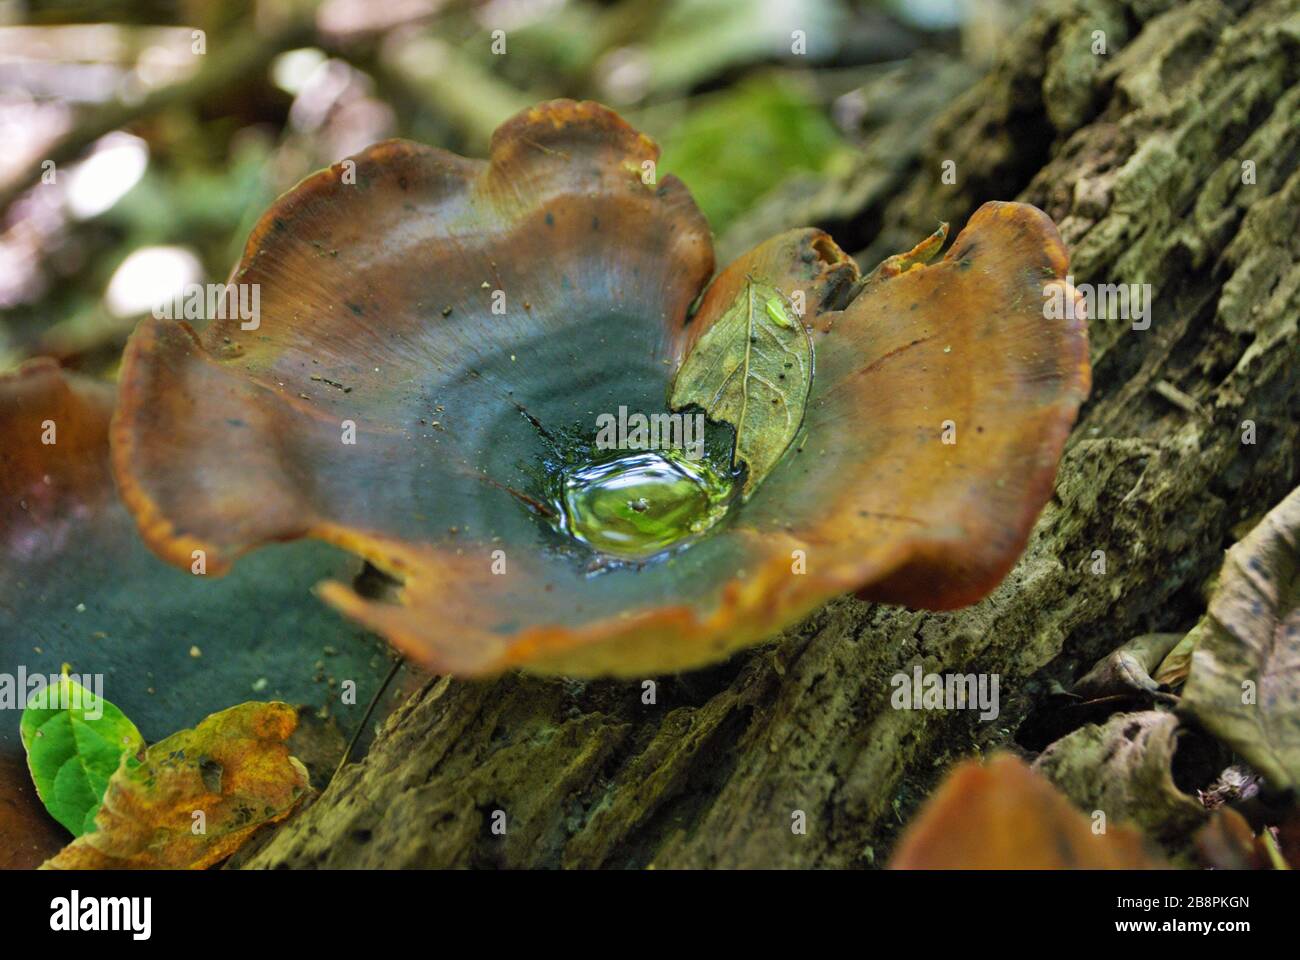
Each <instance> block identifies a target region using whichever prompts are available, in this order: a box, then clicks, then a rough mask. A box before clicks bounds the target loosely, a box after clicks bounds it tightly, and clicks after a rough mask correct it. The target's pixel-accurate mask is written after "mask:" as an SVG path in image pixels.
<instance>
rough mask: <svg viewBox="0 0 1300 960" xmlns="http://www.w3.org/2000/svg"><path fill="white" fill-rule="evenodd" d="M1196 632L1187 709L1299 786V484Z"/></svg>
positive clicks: (1233, 563) (1223, 582)
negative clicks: (1197, 637)
mask: <svg viewBox="0 0 1300 960" xmlns="http://www.w3.org/2000/svg"><path fill="white" fill-rule="evenodd" d="M1198 631H1202V632H1201V636H1200V637H1199V639H1198V640H1197V643H1196V649H1195V651H1194V652H1193V653H1192V661H1191V670H1190V672H1189V673H1188V676H1187V686H1186V688H1185V689H1184V691H1183V702H1182V709H1185V710H1186V711H1187V712H1188V713H1190V714H1191V715H1192V716H1194V717H1195V718H1196V720H1197V722H1198V723H1200V724H1201V725H1202V726H1203V727H1205V728H1206V729H1207V730H1209V731H1210V732H1211V733H1213V734H1214V735H1215V736H1216V737H1218V738H1219V739H1220V740H1222V741H1223V742H1224V743H1226V744H1227V745H1228V746H1230V747H1232V749H1234V750H1235V751H1237V753H1239V754H1240V755H1241V756H1242V757H1243V758H1244V759H1245V760H1246V761H1247V762H1248V763H1249V764H1250V765H1251V767H1253V768H1254V769H1255V770H1257V771H1259V772H1260V773H1262V774H1263V775H1264V779H1265V780H1266V781H1268V783H1269V785H1270V786H1272V787H1273V788H1274V789H1275V790H1278V791H1286V790H1296V789H1300V488H1297V489H1296V490H1293V491H1292V492H1291V494H1290V495H1289V496H1287V498H1286V499H1284V500H1283V501H1282V502H1281V503H1280V504H1278V505H1277V506H1276V507H1274V508H1273V509H1272V510H1271V511H1269V514H1268V516H1266V517H1265V518H1264V519H1263V520H1262V521H1261V522H1260V523H1259V525H1258V526H1257V527H1255V529H1254V530H1252V531H1251V533H1250V534H1249V535H1248V536H1247V537H1246V539H1244V540H1242V541H1241V542H1240V543H1238V544H1237V545H1236V546H1234V547H1233V548H1232V549H1231V550H1229V551H1228V556H1227V558H1226V559H1225V560H1224V563H1223V569H1222V570H1221V571H1220V573H1219V584H1218V586H1217V587H1216V588H1215V591H1214V598H1213V599H1212V600H1211V601H1210V609H1209V612H1208V615H1207V616H1206V617H1205V618H1204V619H1203V620H1202V622H1201V624H1200V625H1198Z"/></svg>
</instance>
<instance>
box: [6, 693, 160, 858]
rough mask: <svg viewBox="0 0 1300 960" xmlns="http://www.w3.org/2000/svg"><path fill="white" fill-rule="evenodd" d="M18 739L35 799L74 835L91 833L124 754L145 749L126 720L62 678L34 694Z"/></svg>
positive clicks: (93, 696) (120, 712) (140, 739)
mask: <svg viewBox="0 0 1300 960" xmlns="http://www.w3.org/2000/svg"><path fill="white" fill-rule="evenodd" d="M19 735H20V736H21V737H22V741H23V747H24V748H25V749H26V750H27V767H28V769H29V770H31V773H32V782H33V783H35V784H36V795H37V796H38V797H40V798H41V803H43V804H45V809H46V810H48V811H49V812H50V816H52V817H54V819H55V820H57V821H59V823H61V824H63V825H64V826H65V827H67V828H68V830H69V831H71V833H72V835H73V836H75V837H79V836H81V835H82V834H83V833H89V832H91V831H93V830H94V829H95V814H96V813H97V812H98V811H99V805H100V803H102V802H103V799H104V791H105V790H106V789H107V788H108V781H109V778H110V777H112V776H113V773H114V772H115V771H116V770H117V767H118V764H119V763H120V762H121V760H122V755H123V754H126V753H131V754H134V753H137V752H139V751H140V750H142V749H143V748H144V738H143V737H141V736H140V731H139V730H137V729H136V728H135V724H133V723H132V722H131V721H130V720H128V719H127V718H126V716H125V715H124V714H123V713H122V711H121V710H119V709H118V708H117V707H115V706H113V705H112V704H111V703H109V702H108V701H107V700H105V699H104V698H103V697H101V696H99V695H98V694H96V693H92V692H91V691H90V690H87V689H86V688H85V687H83V686H82V685H81V684H79V683H77V681H75V680H73V679H72V678H70V677H69V676H67V674H64V675H63V676H62V677H60V678H59V681H58V683H56V684H51V685H48V686H44V687H42V688H40V689H39V690H34V691H33V692H32V695H31V697H30V698H29V699H28V701H27V705H26V707H25V709H24V710H23V716H22V720H21V721H20V723H19Z"/></svg>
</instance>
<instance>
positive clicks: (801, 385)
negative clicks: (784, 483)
mask: <svg viewBox="0 0 1300 960" xmlns="http://www.w3.org/2000/svg"><path fill="white" fill-rule="evenodd" d="M812 373H813V355H812V341H811V339H809V337H808V331H807V330H805V329H804V326H803V324H802V323H800V322H799V321H798V319H797V318H796V317H795V313H794V310H793V309H792V308H791V306H790V305H789V303H788V302H787V301H786V299H785V297H784V296H783V295H782V293H781V291H780V290H778V289H777V288H776V287H774V286H772V285H771V284H769V283H764V282H762V281H760V280H757V279H755V278H753V277H750V278H749V279H748V281H747V282H746V283H745V288H744V290H743V292H742V293H741V294H740V296H739V297H737V298H736V302H735V303H733V304H732V305H731V306H730V307H728V308H727V309H726V311H724V312H723V314H722V316H721V317H719V318H718V320H717V321H716V322H715V323H714V324H713V326H712V327H710V328H709V330H707V331H706V332H705V334H704V335H703V336H702V337H701V338H700V339H699V341H698V342H697V343H696V344H695V346H694V348H692V350H691V352H690V354H689V355H688V356H687V357H686V359H685V360H684V361H683V362H682V366H681V369H680V370H678V371H677V378H676V380H675V381H674V382H673V390H672V397H671V404H672V406H673V408H674V409H681V408H683V407H686V406H690V405H691V404H695V405H697V406H699V407H702V408H703V410H704V412H705V413H706V414H707V415H708V416H709V418H710V419H712V420H719V421H725V422H726V423H729V424H731V425H732V426H733V427H735V428H736V449H735V455H734V458H733V463H734V464H736V465H739V464H740V462H741V461H743V462H744V463H746V464H747V465H748V466H749V474H748V475H747V476H746V477H745V486H744V496H745V497H746V498H748V497H749V496H750V495H752V494H753V492H754V490H755V489H757V487H758V485H759V484H760V483H762V482H763V478H764V477H766V476H767V475H768V474H769V473H770V472H771V471H772V468H773V467H775V466H776V464H777V461H778V460H780V459H781V455H782V454H783V453H785V451H786V448H787V447H789V446H790V442H791V441H792V440H793V439H794V437H795V434H796V433H797V432H798V431H799V425H800V424H801V423H803V414H804V407H805V406H806V405H807V403H808V389H809V387H810V386H811V385H812Z"/></svg>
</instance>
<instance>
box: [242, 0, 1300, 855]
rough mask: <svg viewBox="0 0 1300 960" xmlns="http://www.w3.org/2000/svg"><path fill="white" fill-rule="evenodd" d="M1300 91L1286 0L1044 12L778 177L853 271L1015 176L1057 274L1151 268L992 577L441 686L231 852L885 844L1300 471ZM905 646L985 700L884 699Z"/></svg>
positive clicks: (1295, 8)
mask: <svg viewBox="0 0 1300 960" xmlns="http://www.w3.org/2000/svg"><path fill="white" fill-rule="evenodd" d="M1098 30H1100V31H1104V34H1105V42H1106V50H1107V52H1106V53H1105V54H1104V55H1098V54H1094V53H1093V52H1092V45H1093V43H1094V41H1095V39H1096V36H1095V34H1094V31H1098ZM954 76H956V74H954V73H953V72H951V71H949V72H945V73H944V74H943V76H942V77H936V79H934V80H933V81H932V82H934V83H947V84H951V83H952V82H953V77H954ZM897 79H898V78H897V77H896V76H895V77H893V78H886V79H885V80H883V81H882V83H885V84H888V83H891V82H892V83H895V84H896V83H897ZM917 82H918V83H924V82H927V81H924V80H918V81H917ZM886 89H887V88H886ZM867 94H868V97H870V94H871V91H868V92H867ZM932 94H933V88H930V89H929V94H928V95H922V94H918V96H917V97H916V98H915V100H916V101H917V102H919V103H920V104H921V105H922V109H923V111H929V110H930V109H932V108H933V100H934V99H935V98H934V97H933V96H932ZM908 106H909V101H908V98H907V96H906V94H905V93H904V94H903V95H902V97H901V98H900V99H899V101H898V108H897V109H898V110H907V109H908ZM884 114H885V115H884V116H874V117H873V116H872V114H871V112H869V113H868V119H869V121H870V122H872V123H878V124H880V129H882V130H888V129H889V127H890V124H891V123H895V125H896V116H897V115H896V114H894V115H890V114H889V111H884ZM1298 117H1300V2H1297V0H1257V2H1238V3H1224V2H1216V0H1193V2H1187V3H1173V2H1162V0H1128V2H1120V0H1077V2H1069V3H1053V4H1047V5H1044V6H1042V7H1041V8H1039V9H1038V10H1037V11H1036V12H1035V13H1034V14H1033V15H1032V17H1031V18H1030V19H1029V20H1028V21H1027V22H1025V23H1024V24H1023V25H1022V26H1021V28H1020V29H1019V31H1018V32H1017V33H1016V35H1015V36H1014V37H1012V38H1011V39H1010V40H1009V41H1008V43H1007V47H1006V52H1005V55H1004V58H1003V59H1002V60H1001V61H1000V62H999V63H998V64H997V65H995V67H994V68H993V69H992V71H991V72H990V73H988V74H987V75H986V76H984V77H983V79H981V80H979V81H977V82H974V83H973V85H971V86H970V87H969V88H968V89H966V90H965V91H964V92H962V93H961V94H960V95H958V96H957V97H956V98H955V99H954V100H953V101H951V102H950V103H949V104H948V105H947V106H946V107H943V108H938V109H936V110H935V112H934V113H933V115H931V114H929V113H927V112H923V113H922V114H921V115H919V116H916V117H915V118H914V120H913V121H912V124H911V125H912V126H913V127H916V128H920V129H924V130H925V131H926V134H925V136H924V137H923V138H920V137H918V138H914V140H912V141H909V142H908V143H907V144H905V145H903V146H902V147H901V148H900V153H899V154H898V155H897V157H896V158H895V160H896V162H895V163H893V164H892V166H891V167H890V169H889V171H888V172H887V173H886V174H882V173H881V171H880V170H879V169H878V167H872V168H870V169H868V168H867V167H866V166H864V168H863V169H860V170H857V171H853V172H850V173H847V174H844V175H843V178H844V179H843V180H841V181H838V182H832V183H830V184H821V185H815V186H814V187H813V188H812V189H809V188H808V185H806V184H805V185H804V186H803V187H802V188H800V189H795V190H793V191H784V192H783V195H781V196H779V197H777V198H776V199H774V200H773V205H769V207H768V208H767V209H765V210H763V211H760V212H759V213H758V214H756V215H755V217H753V218H751V220H750V222H751V223H755V222H759V221H762V220H764V219H765V218H766V219H768V220H774V221H777V223H776V225H777V226H795V225H800V224H802V223H804V222H806V221H807V220H809V219H813V220H815V221H818V222H821V223H825V224H828V225H831V226H833V227H835V228H836V229H837V232H838V233H840V234H841V235H847V237H848V238H849V242H852V241H853V240H854V239H857V240H858V242H859V244H861V243H867V242H870V246H868V247H867V248H866V249H865V250H864V251H863V252H862V255H861V258H860V259H861V262H862V265H863V266H865V267H868V268H869V267H871V266H872V265H874V263H875V262H877V261H878V260H880V259H881V258H882V257H883V256H885V255H887V254H889V253H893V252H897V251H899V250H904V249H908V248H910V247H911V246H912V245H913V244H914V243H915V242H916V241H917V240H918V239H920V238H921V237H924V236H926V235H927V234H928V233H929V232H930V231H931V230H932V229H933V227H934V223H935V221H936V220H938V219H947V220H951V221H952V222H953V224H954V226H960V224H961V223H963V222H964V221H965V219H966V218H967V217H968V216H969V214H970V213H971V212H972V211H973V210H974V209H975V207H977V206H978V205H979V204H980V203H981V202H983V201H985V200H991V199H1007V198H1011V197H1018V198H1020V199H1022V200H1027V201H1029V202H1031V203H1035V204H1037V205H1038V206H1040V207H1042V208H1043V209H1045V210H1046V211H1047V212H1048V213H1050V214H1051V215H1052V217H1053V218H1054V219H1055V220H1056V221H1057V222H1058V224H1060V225H1061V230H1062V234H1063V236H1064V237H1065V239H1066V241H1067V243H1068V244H1069V245H1070V247H1071V249H1072V251H1073V256H1074V268H1073V273H1074V277H1075V282H1076V283H1077V284H1082V283H1092V284H1099V283H1149V284H1151V289H1152V292H1153V296H1154V300H1153V307H1152V311H1151V324H1150V328H1149V329H1145V330H1134V329H1133V328H1132V324H1131V323H1130V322H1128V321H1126V320H1118V319H1115V320H1107V319H1094V320H1093V321H1092V323H1091V338H1092V356H1093V365H1094V380H1095V387H1094V390H1093V394H1092V397H1091V399H1090V400H1089V402H1088V404H1087V406H1086V407H1085V409H1084V411H1083V413H1082V416H1081V419H1080V422H1079V424H1078V426H1077V428H1076V429H1075V432H1074V435H1073V437H1072V440H1071V444H1070V447H1069V449H1068V451H1067V453H1066V455H1065V457H1064V460H1063V462H1062V464H1061V467H1060V472H1059V477H1058V483H1057V491H1056V496H1055V498H1054V499H1053V501H1052V502H1051V503H1050V504H1049V505H1048V506H1047V508H1046V510H1045V511H1044V513H1043V515H1042V518H1041V520H1040V522H1039V523H1038V526H1037V528H1036V530H1035V533H1034V535H1033V538H1032V540H1031V542H1030V544H1029V547H1028V549H1027V551H1026V552H1025V555H1024V557H1023V558H1022V559H1021V561H1020V563H1019V564H1018V565H1017V566H1016V568H1015V570H1014V571H1013V572H1012V573H1011V575H1010V576H1008V577H1007V579H1006V581H1005V582H1004V583H1003V584H1002V585H1001V587H999V588H998V590H996V591H995V592H994V594H993V595H992V596H990V597H989V598H988V599H986V600H985V601H984V602H982V603H980V604H978V605H976V606H974V607H971V608H969V609H966V610H962V611H958V612H955V613H947V614H933V613H924V612H913V611H909V610H904V609H899V608H891V607H884V606H878V605H868V604H864V603H861V602H858V601H856V600H852V599H845V600H840V601H837V602H835V603H832V604H830V605H829V606H827V607H826V608H824V609H823V610H821V611H819V612H818V613H817V614H815V615H814V616H812V617H811V618H809V619H808V620H807V621H806V622H805V623H803V624H802V625H800V626H799V627H798V628H797V629H794V630H792V631H789V632H788V633H787V634H786V635H785V636H784V637H783V638H781V639H779V640H778V641H777V642H774V643H771V644H769V645H767V646H764V647H761V648H758V649H756V650H753V651H751V652H749V653H747V654H744V655H741V656H738V657H736V658H734V659H733V660H731V661H730V662H728V663H726V664H723V665H721V666H718V667H715V668H713V669H710V670H705V671H701V672H697V673H692V674H689V675H684V676H680V677H665V678H658V681H657V688H656V691H655V692H656V696H655V700H656V702H655V703H653V704H646V703H644V702H643V690H644V688H643V685H642V684H641V683H621V682H578V681H566V680H546V679H537V678H532V677H527V676H508V677H505V678H502V679H500V680H497V681H494V682H487V683H484V682H462V681H457V680H451V679H446V678H441V679H433V680H430V682H429V683H428V684H427V685H426V686H425V687H424V688H423V689H422V690H421V691H420V692H419V693H417V694H416V695H415V696H414V697H412V698H411V700H410V701H409V702H408V703H407V704H406V705H405V706H404V707H403V708H402V709H400V710H399V711H397V713H395V714H394V715H393V716H392V717H391V718H390V719H389V721H388V723H387V726H386V727H385V729H384V731H383V733H382V735H381V736H380V737H379V738H378V739H377V741H376V742H375V744H374V745H373V747H372V748H371V750H370V752H369V754H368V755H367V757H366V758H365V759H364V761H362V762H360V763H356V764H353V765H352V766H350V767H348V768H347V769H346V770H344V771H343V772H342V773H341V774H340V775H339V776H338V777H337V778H336V779H335V781H334V783H333V784H332V785H331V786H330V788H329V789H328V790H326V791H325V793H324V794H323V795H322V796H321V797H320V798H319V799H318V800H317V801H316V802H315V804H314V805H312V806H311V807H310V808H308V809H307V810H305V811H304V812H303V813H301V814H300V815H299V816H298V817H297V818H296V819H295V820H293V821H291V822H290V823H288V824H287V825H285V826H284V827H282V828H281V829H280V830H279V831H278V832H277V834H276V835H275V836H274V837H273V838H272V839H271V841H270V842H269V843H268V844H267V845H266V846H265V847H264V848H263V849H262V850H261V851H260V852H259V853H258V854H257V855H256V856H254V857H253V858H251V861H250V863H249V864H248V865H251V866H258V867H271V866H291V867H309V866H338V867H344V866H346V867H359V866H382V867H403V866H504V867H528V866H575V867H595V866H614V867H644V866H647V865H650V864H653V865H655V866H658V867H679V866H714V867H718V866H723V867H768V866H791V867H797V866H825V867H851V866H870V865H878V864H880V863H882V862H883V861H884V859H885V858H886V857H887V854H888V851H889V849H890V847H891V844H892V843H893V841H894V839H895V838H896V835H897V832H898V830H899V828H900V825H901V824H902V823H903V822H904V821H905V820H906V819H907V818H908V816H909V815H910V814H911V812H912V811H913V810H914V809H915V807H916V805H917V803H918V802H919V801H920V800H922V799H923V798H924V797H925V795H926V794H927V792H928V791H929V790H930V788H931V787H932V786H933V784H934V782H935V781H936V779H937V778H938V777H939V776H940V775H941V773H942V772H943V770H944V769H945V768H946V767H947V766H948V765H949V764H951V763H952V762H953V761H955V760H956V759H958V758H960V757H964V756H967V755H970V754H974V753H978V752H982V751H987V750H990V749H994V748H997V747H998V746H1004V745H1013V744H1015V743H1016V741H1017V736H1018V734H1019V736H1020V738H1021V739H1022V740H1024V739H1025V733H1024V729H1023V728H1024V726H1025V725H1024V724H1023V721H1024V720H1025V718H1026V717H1027V716H1030V714H1031V713H1033V712H1034V711H1038V713H1039V715H1041V714H1042V708H1043V706H1044V704H1045V702H1046V698H1047V695H1048V693H1049V692H1050V691H1051V690H1052V689H1053V688H1054V687H1055V685H1056V684H1059V683H1066V684H1068V683H1069V682H1070V681H1072V680H1073V679H1074V678H1076V677H1078V676H1079V675H1081V674H1082V673H1083V672H1084V671H1086V670H1087V668H1088V667H1089V666H1090V665H1091V664H1092V663H1093V661H1094V660H1096V659H1097V658H1098V657H1100V656H1102V655H1103V654H1105V653H1106V652H1108V651H1110V650H1112V649H1113V648H1115V647H1117V646H1118V645H1120V644H1121V643H1123V642H1124V641H1126V640H1128V639H1129V638H1130V637H1132V636H1134V635H1135V634H1139V633H1145V632H1151V631H1166V630H1184V629H1187V628H1189V627H1190V626H1192V625H1193V624H1194V623H1195V621H1196V619H1197V617H1198V616H1199V614H1200V613H1201V612H1202V609H1203V600H1202V597H1201V591H1200V588H1201V585H1202V584H1203V582H1204V581H1205V580H1206V579H1207V578H1208V577H1209V576H1210V575H1212V574H1213V573H1214V571H1215V570H1216V569H1217V568H1218V565H1219V563H1220V561H1221V558H1222V551H1223V549H1224V548H1225V547H1226V546H1227V545H1229V544H1230V543H1231V542H1232V540H1233V535H1232V532H1231V531H1232V528H1233V527H1234V526H1235V525H1237V524H1238V523H1240V522H1241V521H1242V520H1244V519H1246V518H1249V517H1254V516H1257V515H1259V514H1261V513H1262V512H1264V511H1265V510H1267V509H1268V508H1269V507H1270V506H1272V505H1273V504H1274V503H1276V502H1277V501H1278V500H1279V499H1280V498H1281V497H1282V496H1283V495H1284V494H1285V493H1286V492H1287V491H1288V490H1290V489H1291V488H1292V487H1293V486H1294V485H1296V483H1297V482H1300V459H1298V458H1297V441H1298V440H1300V428H1298V427H1297V422H1298V419H1300V418H1297V413H1300V403H1298V397H1300V375H1298V374H1297V361H1298V360H1300V336H1298V335H1297V329H1296V323H1297V316H1298V315H1300V263H1298V262H1297V261H1300V236H1298V235H1297V232H1296V229H1295V227H1296V218H1297V211H1300V170H1298V169H1297V167H1298V164H1297V157H1300V123H1297V118H1298ZM864 132H865V133H866V135H867V136H868V137H870V136H871V134H872V130H871V129H867V130H866V131H864ZM876 149H877V150H878V149H879V144H877V147H876ZM867 156H868V157H869V156H870V151H869V152H868V154H867ZM946 160H951V161H953V163H954V164H955V167H954V168H953V169H954V170H955V173H956V182H955V183H953V184H947V183H944V182H943V178H942V173H943V170H944V166H943V165H944V161H946ZM864 162H865V161H864ZM868 181H870V182H869V183H868ZM1252 181H1253V182H1252ZM781 204H784V205H785V206H784V208H782V207H781ZM782 221H783V222H782ZM742 228H743V227H742ZM733 244H734V241H733ZM724 246H727V244H726V243H724ZM1249 441H1253V442H1249ZM1102 557H1104V561H1105V564H1104V565H1105V572H1104V573H1103V572H1096V571H1098V569H1099V566H1100V565H1099V563H1098V560H1099V558H1102ZM917 664H920V665H921V666H922V667H923V669H924V670H926V671H934V672H945V671H958V672H963V673H966V672H983V673H996V674H999V675H1000V677H1001V685H1000V692H1001V704H1000V706H1001V713H1000V716H999V717H998V718H997V719H996V720H995V721H992V722H981V721H980V720H979V719H978V718H977V715H976V713H975V712H972V711H954V712H943V711H924V710H918V711H913V710H895V709H892V708H891V706H890V703H889V700H890V693H891V689H892V688H891V686H890V683H889V679H890V677H891V676H892V675H894V674H896V673H898V672H908V673H910V671H911V670H912V668H913V667H914V666H915V665H917ZM1049 725H1050V724H1049ZM497 810H500V811H503V812H504V816H505V825H506V832H505V833H504V835H498V834H497V833H494V832H493V829H492V827H493V823H494V816H493V814H494V811H497ZM796 811H803V813H804V815H805V816H806V820H807V831H806V833H805V834H798V833H796V832H794V831H792V817H793V816H794V814H795V812H796ZM496 822H499V819H498V820H497V821H496Z"/></svg>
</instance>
